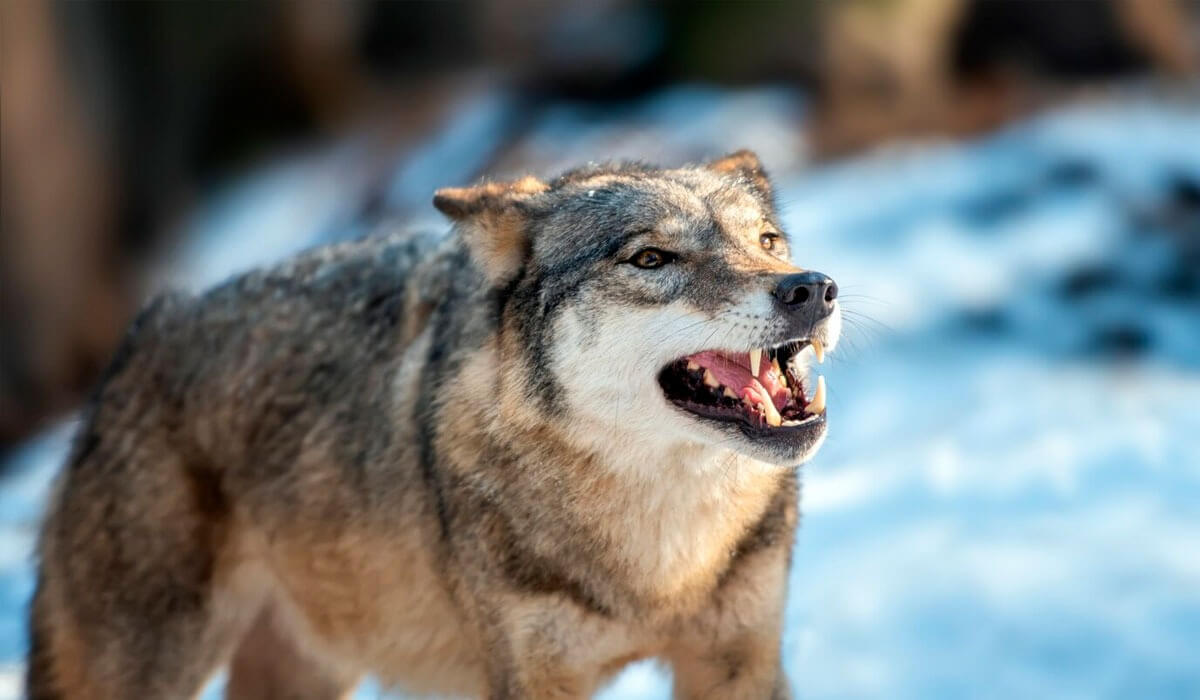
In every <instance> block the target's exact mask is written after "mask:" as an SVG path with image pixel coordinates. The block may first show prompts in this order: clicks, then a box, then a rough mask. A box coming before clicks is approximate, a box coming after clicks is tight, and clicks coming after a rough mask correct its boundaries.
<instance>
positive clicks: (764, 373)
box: [688, 350, 789, 411]
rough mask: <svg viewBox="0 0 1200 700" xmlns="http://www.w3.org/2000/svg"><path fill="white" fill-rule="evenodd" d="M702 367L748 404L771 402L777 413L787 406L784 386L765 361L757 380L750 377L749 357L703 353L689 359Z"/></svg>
mask: <svg viewBox="0 0 1200 700" xmlns="http://www.w3.org/2000/svg"><path fill="white" fill-rule="evenodd" d="M688 359H689V360H691V361H692V362H695V363H696V364H698V365H700V366H701V367H703V368H705V369H707V370H709V371H711V372H712V373H713V376H714V377H716V379H717V381H718V382H720V383H721V385H722V386H727V387H729V388H731V389H733V390H734V391H735V392H737V395H738V396H740V397H742V398H747V396H748V397H749V399H750V401H751V403H755V402H758V401H762V402H763V403H766V402H767V401H771V402H772V403H774V404H775V408H776V409H777V410H781V411H782V410H783V407H784V406H786V405H787V400H788V397H789V392H788V389H787V387H786V386H784V385H783V384H782V383H781V382H780V380H779V377H778V375H776V374H775V370H774V368H772V367H771V364H770V363H769V362H768V361H767V359H766V358H765V357H764V358H763V360H762V362H761V363H759V368H758V376H757V377H755V376H754V375H752V374H750V355H749V354H748V353H744V352H742V353H723V352H716V351H715V350H705V351H704V352H698V353H696V354H695V355H692V356H690V357H688Z"/></svg>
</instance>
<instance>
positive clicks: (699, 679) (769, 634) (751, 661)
mask: <svg viewBox="0 0 1200 700" xmlns="http://www.w3.org/2000/svg"><path fill="white" fill-rule="evenodd" d="M789 532H790V531H789ZM791 542H792V539H791V537H781V538H779V539H777V540H773V541H770V542H768V543H767V544H766V545H765V546H764V547H763V549H760V550H758V551H755V552H751V553H746V554H744V555H743V556H742V557H741V559H740V561H737V562H735V565H734V567H733V569H731V571H730V573H729V575H728V576H727V578H726V580H725V582H724V583H723V584H722V585H721V587H720V588H719V589H718V590H717V592H716V593H715V594H714V596H713V600H712V602H711V604H710V605H709V606H708V608H707V609H706V610H704V611H703V612H701V613H700V614H699V615H697V616H696V617H695V618H694V619H693V620H692V621H691V622H690V623H689V624H688V625H687V626H686V627H685V629H684V630H683V631H682V633H681V634H679V635H678V636H677V637H676V639H675V641H674V643H673V644H672V645H671V648H670V649H668V651H667V654H666V659H667V660H668V661H669V662H670V664H671V666H672V668H673V670H674V676H675V698H677V700H685V699H686V700H694V699H698V698H705V699H706V700H707V699H709V698H713V699H715V698H729V699H730V700H734V699H737V700H758V699H762V700H767V699H768V698H769V699H770V700H779V699H781V698H782V699H786V698H790V697H791V691H790V689H789V686H788V681H787V677H786V676H785V675H784V673H783V668H782V666H781V664H780V658H779V644H780V637H781V634H782V630H783V613H784V604H785V602H786V598H787V590H786V589H787V569H788V551H789V549H790V547H791Z"/></svg>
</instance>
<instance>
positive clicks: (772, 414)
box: [763, 401, 783, 428]
mask: <svg viewBox="0 0 1200 700" xmlns="http://www.w3.org/2000/svg"><path fill="white" fill-rule="evenodd" d="M763 411H764V412H765V413H766V414H767V416H766V417H767V425H769V426H771V427H772V428H778V427H779V424H780V423H782V422H783V416H781V415H779V410H778V409H776V408H775V404H774V402H772V401H768V402H766V403H765V404H763Z"/></svg>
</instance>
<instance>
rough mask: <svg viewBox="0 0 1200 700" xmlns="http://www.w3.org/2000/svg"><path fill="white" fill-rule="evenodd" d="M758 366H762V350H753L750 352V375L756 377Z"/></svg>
mask: <svg viewBox="0 0 1200 700" xmlns="http://www.w3.org/2000/svg"><path fill="white" fill-rule="evenodd" d="M760 364H762V348H754V349H753V350H751V351H750V374H753V375H754V376H756V377H757V376H758V366H759V365H760Z"/></svg>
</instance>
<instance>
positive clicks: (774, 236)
mask: <svg viewBox="0 0 1200 700" xmlns="http://www.w3.org/2000/svg"><path fill="white" fill-rule="evenodd" d="M778 241H779V234H778V233H764V234H763V235H761V236H759V237H758V244H759V245H761V246H762V247H763V250H775V246H776V245H777V243H778Z"/></svg>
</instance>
